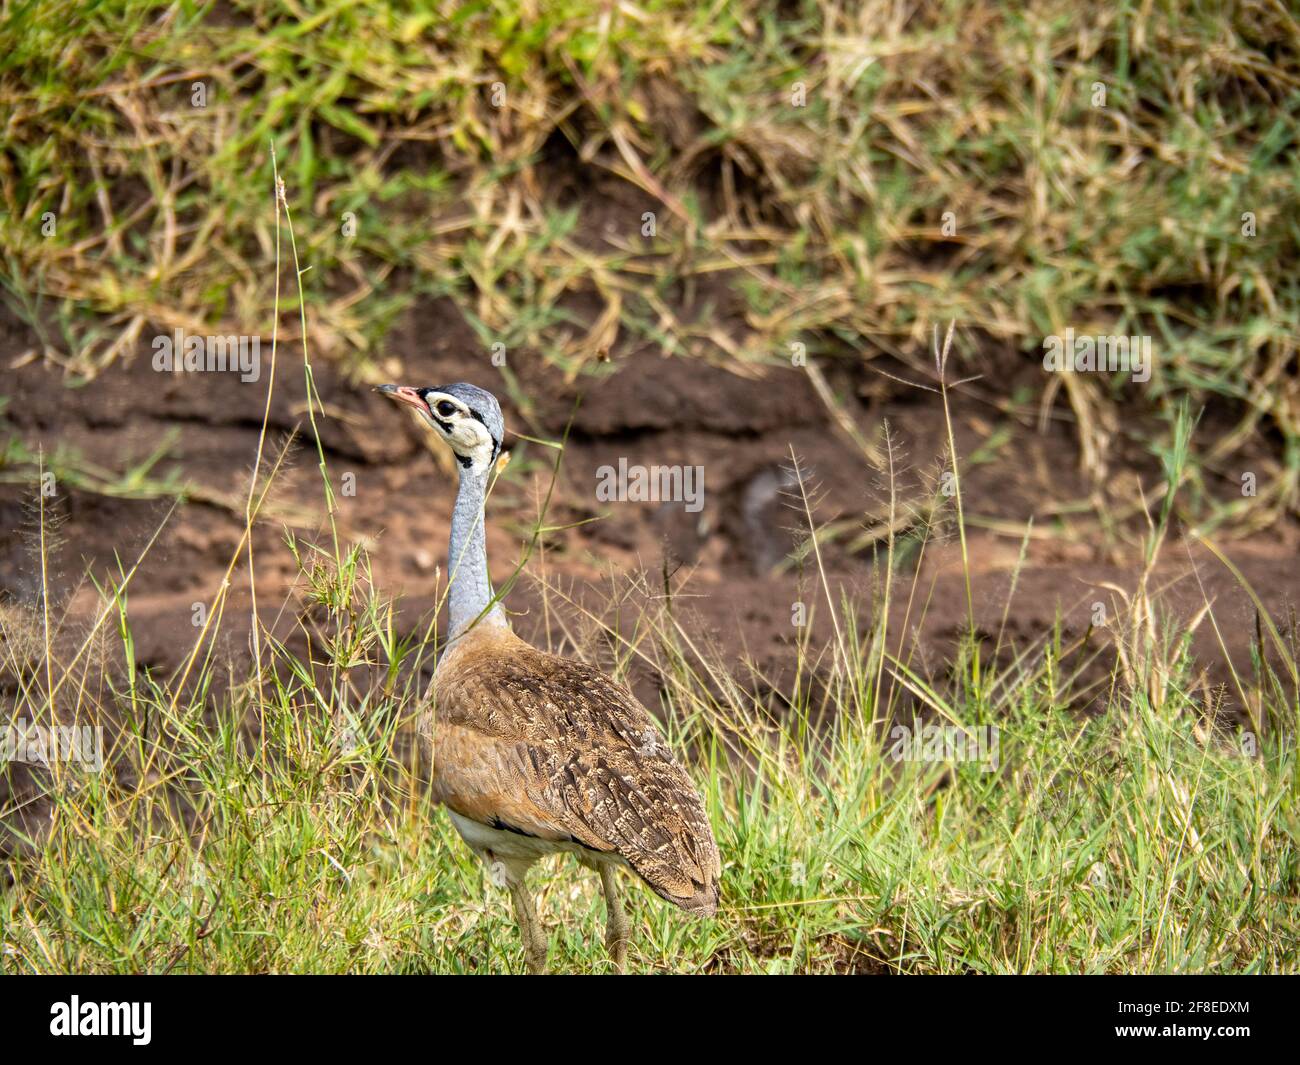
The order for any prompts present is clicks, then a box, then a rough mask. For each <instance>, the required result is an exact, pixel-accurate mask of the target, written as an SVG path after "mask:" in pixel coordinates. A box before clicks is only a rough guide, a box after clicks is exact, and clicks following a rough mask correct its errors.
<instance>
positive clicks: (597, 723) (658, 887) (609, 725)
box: [422, 626, 720, 915]
mask: <svg viewBox="0 0 1300 1065" xmlns="http://www.w3.org/2000/svg"><path fill="white" fill-rule="evenodd" d="M422 732H423V734H424V735H425V737H426V738H427V739H431V740H432V741H433V762H434V779H433V787H434V791H435V794H436V796H437V798H438V799H440V800H441V801H442V802H444V803H445V804H446V805H447V806H448V807H449V808H450V809H451V810H453V811H455V812H456V813H458V814H460V815H462V816H463V817H466V818H469V819H471V820H473V821H476V822H480V823H482V824H486V825H490V826H493V827H496V828H505V829H508V830H509V831H511V832H517V833H521V834H525V835H527V836H533V837H537V838H538V839H541V840H548V841H554V842H558V843H576V844H579V845H581V846H582V847H584V848H587V849H588V850H589V851H591V852H595V854H596V855H608V856H610V857H621V858H622V859H624V860H625V861H626V863H627V864H628V865H629V866H630V867H631V868H632V869H633V870H634V871H635V872H636V873H637V874H639V875H640V876H641V878H642V879H644V880H645V882H646V883H647V884H649V885H650V887H651V888H652V889H653V890H654V891H655V892H656V893H657V894H658V895H660V896H661V897H662V898H664V899H667V900H668V901H669V902H673V903H676V904H677V905H678V906H681V907H682V908H683V909H686V910H690V911H693V912H697V913H700V914H703V915H711V914H712V913H714V911H715V910H716V908H717V903H718V878H719V873H720V867H719V860H718V848H717V845H716V844H715V842H714V839H713V832H712V830H711V828H710V826H709V822H708V818H707V817H706V816H705V813H704V807H703V805H702V803H701V802H700V798H699V796H698V794H697V793H696V791H695V787H694V784H693V783H692V781H691V779H690V777H689V776H688V775H687V774H686V771H685V770H684V769H683V768H682V767H681V766H680V765H679V764H678V763H677V762H676V760H675V759H674V758H673V756H672V752H671V751H670V750H669V749H668V747H667V746H666V745H665V744H664V742H663V740H662V738H661V737H660V735H659V731H658V729H657V728H656V726H655V723H654V721H653V719H652V718H651V717H650V715H649V713H647V711H646V710H645V709H644V708H643V707H642V706H641V705H640V703H638V702H637V701H636V699H635V698H634V697H633V696H632V694H631V693H630V692H629V691H627V690H626V689H624V688H622V687H620V686H619V685H617V684H615V683H614V682H613V681H611V680H610V679H609V678H608V677H606V676H605V675H604V674H602V673H601V672H600V671H599V670H596V669H592V668H591V667H589V666H586V665H583V664H582V663H579V662H574V661H572V660H570V659H565V658H560V657H557V656H555V655H551V654H547V653H545V652H543V651H539V650H537V649H536V648H534V647H531V646H529V645H528V644H526V643H525V642H524V641H522V640H520V639H519V638H518V637H517V636H515V635H513V634H512V633H511V632H510V631H509V630H508V629H506V628H500V627H489V626H478V627H476V628H474V629H472V630H470V631H469V632H467V633H466V634H465V635H464V636H463V637H461V638H460V639H459V640H457V641H456V643H455V645H454V646H453V648H452V649H451V650H450V651H449V653H448V654H446V655H445V656H444V658H443V660H442V662H441V663H440V664H439V666H438V670H437V672H436V674H435V677H434V698H433V700H432V704H431V707H430V711H429V716H428V718H427V720H426V721H425V722H424V727H423V729H422Z"/></svg>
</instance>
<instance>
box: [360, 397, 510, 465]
mask: <svg viewBox="0 0 1300 1065" xmlns="http://www.w3.org/2000/svg"><path fill="white" fill-rule="evenodd" d="M377 391H379V392H382V393H383V394H384V395H386V396H387V397H388V398H389V399H393V400H396V401H397V402H398V403H405V404H406V405H407V406H408V407H411V408H412V409H414V411H415V412H416V414H418V415H419V416H420V420H421V421H423V422H424V423H425V424H426V425H428V426H429V428H430V429H432V430H433V431H434V432H435V433H437V434H438V436H440V437H441V438H442V439H443V440H445V441H446V442H447V443H448V445H450V447H451V450H452V452H453V453H454V454H455V456H456V459H457V461H459V462H460V464H461V467H462V468H463V469H464V470H467V471H469V472H470V473H475V474H479V475H485V474H487V473H488V472H489V471H490V470H491V469H492V464H493V463H494V462H496V460H497V455H499V454H500V453H501V441H502V439H503V438H504V436H505V422H504V421H503V420H502V418H501V407H500V405H499V404H498V403H497V399H496V396H494V395H493V394H492V393H491V392H487V391H485V390H483V389H481V388H477V387H475V386H474V385H467V384H458V385H439V386H438V387H437V388H412V387H410V386H409V385H380V386H379V388H378V389H377Z"/></svg>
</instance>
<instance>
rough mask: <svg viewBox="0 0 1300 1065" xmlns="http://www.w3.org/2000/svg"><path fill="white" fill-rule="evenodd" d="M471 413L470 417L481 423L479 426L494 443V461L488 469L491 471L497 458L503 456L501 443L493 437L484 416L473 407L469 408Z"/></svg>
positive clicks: (489, 464)
mask: <svg viewBox="0 0 1300 1065" xmlns="http://www.w3.org/2000/svg"><path fill="white" fill-rule="evenodd" d="M469 413H470V416H471V417H472V418H473V419H474V420H475V421H476V422H478V423H479V425H481V426H483V431H484V432H486V433H487V435H488V439H489V440H491V441H492V461H491V462H489V463H488V469H491V468H492V466H493V464H494V463H495V462H496V460H497V456H498V455H499V454H501V441H500V440H498V439H497V438H496V437H495V436H493V435H492V430H491V429H489V428H488V423H487V422H486V421H484V420H483V415H481V414H480V413H479V412H478V411H476V410H475V409H474V408H473V407H470V408H469Z"/></svg>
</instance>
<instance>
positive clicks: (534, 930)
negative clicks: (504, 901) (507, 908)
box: [510, 879, 546, 975]
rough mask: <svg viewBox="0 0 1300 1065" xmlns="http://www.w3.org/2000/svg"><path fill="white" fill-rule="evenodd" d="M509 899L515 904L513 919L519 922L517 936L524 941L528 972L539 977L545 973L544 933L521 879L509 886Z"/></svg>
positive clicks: (526, 887)
mask: <svg viewBox="0 0 1300 1065" xmlns="http://www.w3.org/2000/svg"><path fill="white" fill-rule="evenodd" d="M510 897H511V898H512V899H513V900H514V903H515V917H516V918H518V920H519V936H520V938H521V939H522V940H523V941H524V958H525V959H526V960H527V962H528V971H529V972H530V973H533V974H534V975H541V974H542V973H544V972H546V932H545V930H544V929H543V928H542V925H541V922H540V921H539V920H538V919H537V908H536V907H535V906H534V905H533V897H532V895H530V894H529V893H528V886H527V885H526V884H525V883H524V882H523V880H522V879H520V880H516V881H514V882H513V883H512V884H511V885H510Z"/></svg>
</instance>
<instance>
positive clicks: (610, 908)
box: [600, 863, 631, 973]
mask: <svg viewBox="0 0 1300 1065" xmlns="http://www.w3.org/2000/svg"><path fill="white" fill-rule="evenodd" d="M600 886H601V887H602V888H604V890H605V949H606V950H608V951H609V957H610V960H611V961H613V963H614V969H615V971H616V972H620V973H621V972H622V971H623V966H624V963H625V962H626V961H627V941H628V936H629V935H630V934H631V926H630V925H629V924H628V920H627V914H626V913H624V912H623V900H622V899H621V898H620V896H619V893H618V873H617V872H616V871H615V869H614V867H613V866H612V865H608V864H605V863H602V864H601V866H600Z"/></svg>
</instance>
